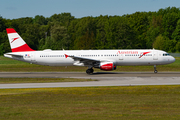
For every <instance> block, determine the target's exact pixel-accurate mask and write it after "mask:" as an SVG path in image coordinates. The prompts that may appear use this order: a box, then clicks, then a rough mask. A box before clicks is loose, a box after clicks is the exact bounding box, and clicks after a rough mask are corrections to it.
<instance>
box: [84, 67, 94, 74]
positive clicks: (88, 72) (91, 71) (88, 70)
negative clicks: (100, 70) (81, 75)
mask: <svg viewBox="0 0 180 120" xmlns="http://www.w3.org/2000/svg"><path fill="white" fill-rule="evenodd" d="M93 72H94V70H93V69H92V68H88V69H87V70H86V73H87V74H92V73H93Z"/></svg>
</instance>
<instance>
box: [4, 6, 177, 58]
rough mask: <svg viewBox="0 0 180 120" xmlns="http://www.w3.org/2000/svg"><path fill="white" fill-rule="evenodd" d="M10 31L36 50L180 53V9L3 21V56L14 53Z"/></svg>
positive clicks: (60, 15) (65, 15)
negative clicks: (9, 35)
mask: <svg viewBox="0 0 180 120" xmlns="http://www.w3.org/2000/svg"><path fill="white" fill-rule="evenodd" d="M6 28H14V29H15V30H16V31H17V32H18V33H19V34H20V35H21V37H22V38H23V39H24V40H25V41H26V43H27V44H28V45H29V46H30V47H31V48H32V49H35V50H43V49H53V50H62V49H65V50H81V49H83V50H85V49H152V48H155V49H160V50H164V51H167V52H180V8H176V7H168V8H165V9H159V10H158V11H157V12H136V13H133V14H127V15H123V16H107V15H106V16H102V15H100V16H98V17H92V16H88V17H83V18H75V17H74V16H71V14H70V13H61V14H54V15H52V16H51V17H48V18H45V17H44V16H42V15H36V16H35V17H34V18H31V17H26V18H19V19H12V20H11V19H5V18H3V17H0V55H2V54H3V53H6V52H10V51H11V49H10V45H9V41H8V37H7V33H6Z"/></svg>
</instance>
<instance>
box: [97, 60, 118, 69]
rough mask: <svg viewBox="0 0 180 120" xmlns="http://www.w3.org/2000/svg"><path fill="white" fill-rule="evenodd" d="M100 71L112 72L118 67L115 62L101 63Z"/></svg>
mask: <svg viewBox="0 0 180 120" xmlns="http://www.w3.org/2000/svg"><path fill="white" fill-rule="evenodd" d="M100 69H101V70H105V71H111V70H115V69H116V66H115V65H114V63H113V62H103V63H100Z"/></svg>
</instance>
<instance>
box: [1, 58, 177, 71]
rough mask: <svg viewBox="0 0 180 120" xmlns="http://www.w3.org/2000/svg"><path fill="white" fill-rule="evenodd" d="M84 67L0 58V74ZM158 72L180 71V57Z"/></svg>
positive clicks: (133, 68)
mask: <svg viewBox="0 0 180 120" xmlns="http://www.w3.org/2000/svg"><path fill="white" fill-rule="evenodd" d="M86 69H87V68H86V67H78V66H68V67H64V66H63V67H62V66H61V67H50V66H42V65H34V64H30V63H25V62H21V61H17V60H12V59H9V58H5V57H3V56H1V57H0V72H16V71H19V72H43V71H44V72H48V71H51V72H57V71H58V72H69V71H71V72H85V71H86ZM157 70H158V71H180V57H176V61H175V62H174V63H172V64H168V65H159V66H157ZM97 71H101V70H99V69H95V72H97ZM115 71H120V72H121V71H122V72H124V71H125V72H128V71H141V72H142V71H154V66H118V67H117V70H115Z"/></svg>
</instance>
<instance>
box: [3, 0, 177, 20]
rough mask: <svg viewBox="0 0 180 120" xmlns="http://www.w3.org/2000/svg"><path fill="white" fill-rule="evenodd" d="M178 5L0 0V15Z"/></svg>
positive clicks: (157, 0) (150, 0)
mask: <svg viewBox="0 0 180 120" xmlns="http://www.w3.org/2000/svg"><path fill="white" fill-rule="evenodd" d="M167 7H177V8H180V0H1V2H0V16H2V17H3V18H6V19H17V18H22V17H35V16H36V15H43V16H44V17H50V16H52V15H54V14H60V13H64V12H66V13H67V12H68V13H71V15H72V16H74V17H75V18H82V17H86V16H93V17H96V16H100V15H108V16H114V15H118V16H122V15H124V14H132V13H135V12H138V11H139V12H144V11H145V12H149V11H152V12H154V11H158V10H159V9H161V8H163V9H165V8H167Z"/></svg>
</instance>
